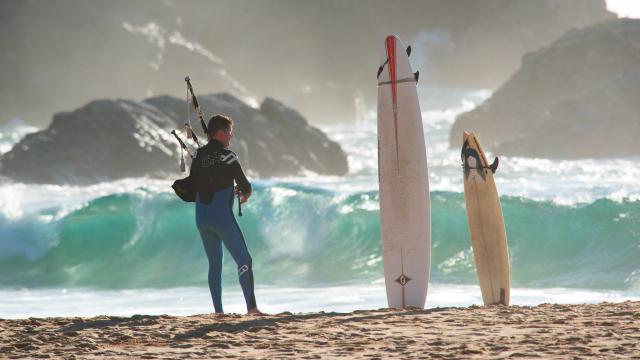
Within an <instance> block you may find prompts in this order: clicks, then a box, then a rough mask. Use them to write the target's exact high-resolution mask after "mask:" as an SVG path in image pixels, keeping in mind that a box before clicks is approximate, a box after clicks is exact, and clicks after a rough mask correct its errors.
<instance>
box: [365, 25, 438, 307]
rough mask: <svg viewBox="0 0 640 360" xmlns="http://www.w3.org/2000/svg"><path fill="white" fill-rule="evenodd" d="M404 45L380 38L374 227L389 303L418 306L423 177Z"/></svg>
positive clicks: (426, 214) (424, 245) (425, 261)
mask: <svg viewBox="0 0 640 360" xmlns="http://www.w3.org/2000/svg"><path fill="white" fill-rule="evenodd" d="M409 54H410V49H407V50H405V47H404V45H403V44H402V42H401V41H400V39H399V38H398V37H397V36H394V35H390V36H387V38H386V39H385V47H384V51H383V56H382V58H381V61H380V65H381V66H380V68H379V69H378V176H379V183H380V231H381V237H382V257H383V260H384V278H385V284H386V288H387V301H388V303H389V307H408V306H415V307H420V308H423V307H424V304H425V300H426V296H427V286H428V283H429V265H430V260H431V212H430V205H429V176H428V173H427V152H426V149H425V141H424V130H423V127H422V115H421V113H420V104H419V103H418V94H417V90H416V83H417V81H418V73H417V72H416V73H415V74H414V73H413V72H412V71H411V65H410V64H409V56H408V55H409Z"/></svg>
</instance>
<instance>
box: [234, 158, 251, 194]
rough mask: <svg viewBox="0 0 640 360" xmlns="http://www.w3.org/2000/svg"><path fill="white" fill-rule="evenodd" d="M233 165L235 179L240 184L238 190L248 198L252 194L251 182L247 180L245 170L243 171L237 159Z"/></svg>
mask: <svg viewBox="0 0 640 360" xmlns="http://www.w3.org/2000/svg"><path fill="white" fill-rule="evenodd" d="M231 166H232V171H233V179H234V180H235V181H236V184H238V190H239V191H240V194H241V195H244V196H245V197H247V198H248V197H249V196H251V191H252V188H251V183H250V182H249V180H247V177H246V176H245V174H244V171H242V166H240V162H239V161H237V160H236V161H234V162H233V163H232V164H231Z"/></svg>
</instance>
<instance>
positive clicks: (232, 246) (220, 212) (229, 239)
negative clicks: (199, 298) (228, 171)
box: [196, 187, 256, 312]
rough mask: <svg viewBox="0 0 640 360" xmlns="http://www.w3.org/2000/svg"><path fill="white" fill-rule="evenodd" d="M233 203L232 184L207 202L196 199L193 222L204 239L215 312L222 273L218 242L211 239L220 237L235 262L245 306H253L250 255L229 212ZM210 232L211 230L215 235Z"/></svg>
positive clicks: (231, 212) (254, 304)
mask: <svg viewBox="0 0 640 360" xmlns="http://www.w3.org/2000/svg"><path fill="white" fill-rule="evenodd" d="M233 203H234V191H233V187H229V188H226V189H223V190H220V191H218V192H216V193H215V194H214V196H213V199H212V201H211V203H209V204H202V203H200V202H199V200H198V199H196V223H197V224H198V229H200V234H201V235H202V240H203V242H204V243H205V251H207V256H208V257H209V288H210V290H211V296H212V297H213V303H214V307H215V309H216V312H218V309H220V312H221V311H222V305H221V303H220V301H219V299H220V294H221V289H222V285H221V281H220V279H221V276H222V269H221V268H222V248H221V247H220V245H217V246H218V247H215V241H213V240H212V239H216V238H217V239H218V243H219V241H220V240H221V241H222V242H224V245H225V246H226V247H227V250H229V253H230V254H231V256H232V257H233V260H234V261H235V262H236V265H237V267H238V277H239V280H240V286H241V287H242V292H243V294H244V299H245V302H246V304H247V310H251V309H253V308H255V307H256V299H255V294H254V283H253V268H252V259H251V256H250V255H249V250H248V249H247V245H246V242H245V240H244V236H243V235H242V231H241V230H240V226H239V225H238V223H237V221H236V218H235V216H234V215H233ZM212 234H215V237H214V236H213V235H212ZM207 242H213V243H214V245H213V246H212V245H207ZM207 246H210V247H211V249H212V250H214V251H211V253H212V255H213V256H209V252H210V251H209V250H207ZM217 248H220V255H218V252H217V250H216V249H217ZM218 262H219V263H218ZM212 279H213V281H212ZM216 297H217V298H216ZM217 302H218V303H219V304H220V306H219V307H217V306H216V303H217Z"/></svg>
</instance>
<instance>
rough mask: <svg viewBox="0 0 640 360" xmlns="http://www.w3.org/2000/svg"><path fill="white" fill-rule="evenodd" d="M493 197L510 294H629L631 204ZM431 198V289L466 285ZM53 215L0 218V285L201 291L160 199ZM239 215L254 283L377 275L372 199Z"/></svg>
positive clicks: (285, 205) (277, 193) (195, 267)
mask: <svg viewBox="0 0 640 360" xmlns="http://www.w3.org/2000/svg"><path fill="white" fill-rule="evenodd" d="M501 200H502V206H503V212H504V218H505V224H506V227H507V234H508V239H509V253H510V260H511V269H512V270H511V271H512V284H513V286H516V287H533V288H535V287H571V288H584V289H612V290H636V289H639V288H640V272H639V269H640V263H638V259H639V258H640V246H639V243H640V241H639V240H640V201H614V200H608V199H600V200H596V201H594V202H592V203H588V204H575V205H558V204H556V203H554V202H551V201H534V200H529V199H526V198H520V197H514V196H503V197H502V199H501ZM431 202H432V237H433V243H432V247H433V250H432V277H431V280H432V282H438V283H450V284H475V283H476V275H475V268H474V263H473V255H472V253H471V249H470V242H469V235H468V229H467V223H466V213H465V208H464V198H463V195H462V194H461V193H453V192H446V191H435V192H432V194H431ZM56 211H57V210H56V209H54V208H45V209H42V210H40V211H38V212H36V213H33V214H30V215H29V216H25V217H22V218H21V219H19V220H11V219H7V218H6V217H3V216H1V215H0V236H1V237H2V239H3V240H2V241H0V287H29V288H31V287H94V288H102V289H123V288H124V289H126V288H149V287H151V288H170V287H184V286H200V285H206V269H207V263H206V258H205V256H204V252H203V249H202V244H201V242H200V238H199V234H198V233H197V230H196V228H195V225H194V222H193V221H194V220H193V212H194V209H193V205H192V204H186V203H183V202H181V201H180V200H179V199H177V198H176V197H175V196H174V195H172V194H170V193H167V192H159V193H156V192H153V191H149V190H145V191H137V192H134V193H122V194H114V195H108V196H104V197H98V198H96V199H93V200H91V201H89V202H88V203H86V205H84V206H82V207H80V208H77V209H75V210H72V211H69V212H68V213H67V214H65V215H64V216H61V217H58V218H56V217H55V216H53V217H52V215H53V214H55V213H56ZM243 213H244V216H243V217H239V218H238V219H239V222H240V225H241V227H242V229H243V231H244V234H245V236H246V238H247V241H248V246H249V248H250V250H251V253H252V256H253V258H254V268H255V275H256V282H257V283H259V284H263V285H273V286H331V285H345V284H362V283H370V282H372V281H375V280H377V279H379V278H381V277H382V261H381V255H380V254H381V251H380V228H379V211H378V193H377V191H365V192H355V193H350V194H345V193H336V192H331V191H328V190H324V189H321V188H311V187H307V186H302V185H298V184H286V183H280V184H269V185H265V184H259V185H258V186H257V189H256V191H255V195H254V196H253V197H252V199H251V203H250V204H249V205H248V206H245V207H244V209H243ZM14 239H20V242H19V244H20V245H16V242H15V240H14ZM225 263H226V265H225V269H226V272H225V274H226V275H225V277H224V279H225V282H226V283H227V284H235V283H236V281H237V280H236V279H235V271H233V270H232V268H233V264H232V260H231V258H230V257H229V256H226V258H225Z"/></svg>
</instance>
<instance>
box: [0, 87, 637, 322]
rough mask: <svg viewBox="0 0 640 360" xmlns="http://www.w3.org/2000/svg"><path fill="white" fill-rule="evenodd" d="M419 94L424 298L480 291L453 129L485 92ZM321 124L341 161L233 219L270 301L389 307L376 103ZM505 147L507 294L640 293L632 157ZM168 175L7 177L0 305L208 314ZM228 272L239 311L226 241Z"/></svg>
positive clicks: (272, 185)
mask: <svg viewBox="0 0 640 360" xmlns="http://www.w3.org/2000/svg"><path fill="white" fill-rule="evenodd" d="M419 95H420V98H421V102H422V109H423V122H424V130H425V138H426V142H427V159H428V165H429V178H430V179H429V180H430V184H431V185H430V186H431V212H432V239H433V240H432V259H431V280H430V287H429V292H428V294H427V307H446V306H468V305H472V304H482V298H481V294H480V290H479V287H478V286H477V278H476V274H475V268H474V262H473V254H472V250H471V244H470V240H469V233H468V228H467V219H466V213H465V207H464V206H465V205H464V195H463V185H462V169H461V166H460V149H459V148H453V149H450V148H449V145H448V137H449V131H450V128H451V125H452V124H453V121H454V119H455V117H456V116H457V115H458V114H460V113H462V112H465V111H468V110H470V109H472V108H473V107H474V106H476V105H477V104H479V103H480V102H482V101H484V100H485V99H486V98H487V97H488V96H490V92H488V91H485V90H463V89H446V90H443V89H434V88H429V87H422V86H421V87H419ZM237 121H241V119H237ZM15 124H16V125H15V126H13V127H10V128H9V127H5V128H3V129H2V130H1V131H2V133H1V134H0V150H1V152H6V151H7V150H8V149H9V148H10V146H11V145H12V144H14V143H15V142H17V141H18V140H19V138H20V137H21V136H24V134H26V133H28V132H29V131H33V128H27V127H28V125H25V124H22V123H20V122H16V123H15ZM322 130H323V131H324V132H325V133H327V135H328V136H329V137H330V138H331V139H333V140H335V141H337V142H339V143H340V144H341V146H342V147H343V149H344V150H345V152H346V153H347V155H348V158H349V165H350V173H349V174H348V175H347V176H344V177H331V176H316V175H314V174H308V175H306V176H299V177H288V178H276V179H251V180H252V182H253V183H254V186H255V191H254V195H253V196H252V198H251V199H250V202H249V203H248V204H246V205H245V206H243V213H244V216H242V217H238V222H239V223H240V226H241V227H242V230H243V232H244V234H245V237H246V239H247V242H248V247H249V249H250V252H251V255H252V257H253V262H254V276H255V281H256V285H257V291H256V292H257V294H256V297H257V301H258V305H259V307H260V308H261V309H262V310H263V311H266V312H282V311H291V312H310V311H340V312H342V311H352V310H356V309H377V308H382V307H385V306H386V296H385V290H384V280H383V269H382V257H381V244H380V225H379V202H378V201H379V199H378V183H377V181H378V177H377V176H378V175H377V140H376V139H377V136H376V119H375V109H373V110H369V111H368V112H366V113H364V114H362V116H361V120H358V121H356V122H353V121H348V122H345V123H342V124H334V125H327V126H323V127H322ZM460 138H462V134H460ZM479 140H480V142H482V134H480V138H479ZM1 152H0V153H1ZM489 155H491V154H489ZM241 160H242V159H241ZM500 160H501V161H500V167H499V168H498V171H497V173H496V175H495V179H496V184H497V187H498V192H499V194H500V196H501V202H502V209H503V213H504V219H505V225H506V230H507V237H508V242H509V256H510V265H511V281H512V287H513V288H512V291H511V295H512V303H513V304H514V305H535V304H540V303H545V302H557V303H584V302H601V301H624V300H640V261H639V260H638V259H640V182H639V181H638V178H640V166H638V161H639V160H640V158H624V159H584V160H575V161H559V160H548V159H530V158H519V157H506V156H505V157H501V159H500ZM176 166H177V162H176ZM171 183H172V179H164V180H159V179H148V178H137V179H123V180H118V181H114V182H110V183H101V184H96V185H92V186H82V187H80V186H58V185H26V184H20V183H10V182H6V181H5V182H3V183H0V318H25V317H31V316H36V317H45V316H95V315H101V314H105V315H133V314H170V315H191V314H199V313H207V312H212V311H213V307H212V305H211V299H210V296H209V291H208V288H207V266H208V265H207V259H206V256H205V254H204V250H203V247H202V243H201V241H200V238H199V234H198V232H197V229H196V227H195V220H194V206H193V204H187V203H184V202H182V201H181V200H180V199H178V198H177V197H176V196H175V195H174V194H173V192H172V190H171V188H170V185H171ZM223 284H224V290H223V302H224V304H225V309H226V310H227V311H231V312H238V313H242V312H244V311H245V308H244V301H243V298H242V294H241V292H240V289H239V286H238V283H237V277H236V271H235V265H234V263H233V260H232V259H231V257H230V256H229V255H228V253H226V252H225V260H224V275H223Z"/></svg>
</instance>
